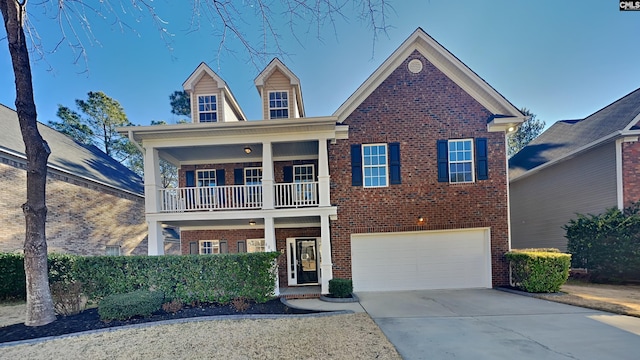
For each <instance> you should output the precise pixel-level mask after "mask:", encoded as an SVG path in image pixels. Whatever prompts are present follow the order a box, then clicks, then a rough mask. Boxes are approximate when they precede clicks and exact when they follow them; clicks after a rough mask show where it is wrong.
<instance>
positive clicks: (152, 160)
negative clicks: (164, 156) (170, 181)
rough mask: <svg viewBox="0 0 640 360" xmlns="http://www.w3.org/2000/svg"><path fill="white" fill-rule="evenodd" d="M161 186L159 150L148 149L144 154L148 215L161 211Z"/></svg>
mask: <svg viewBox="0 0 640 360" xmlns="http://www.w3.org/2000/svg"><path fill="white" fill-rule="evenodd" d="M160 184H162V182H161V181H160V157H159V156H158V150H157V149H155V148H147V149H145V153H144V203H145V211H146V213H147V214H149V213H157V212H159V211H160V201H159V196H160V188H161V187H160Z"/></svg>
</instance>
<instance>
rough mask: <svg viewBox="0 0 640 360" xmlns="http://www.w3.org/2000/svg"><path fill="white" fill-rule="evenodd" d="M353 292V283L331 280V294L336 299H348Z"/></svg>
mask: <svg viewBox="0 0 640 360" xmlns="http://www.w3.org/2000/svg"><path fill="white" fill-rule="evenodd" d="M352 292H353V281H351V280H350V279H340V278H335V279H331V280H329V294H331V295H332V296H333V297H336V298H347V297H350V296H351V293H352Z"/></svg>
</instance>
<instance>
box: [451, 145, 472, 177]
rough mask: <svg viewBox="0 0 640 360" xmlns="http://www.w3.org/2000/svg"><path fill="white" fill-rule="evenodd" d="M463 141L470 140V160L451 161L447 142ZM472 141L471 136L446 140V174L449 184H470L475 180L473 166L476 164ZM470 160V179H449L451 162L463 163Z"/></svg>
mask: <svg viewBox="0 0 640 360" xmlns="http://www.w3.org/2000/svg"><path fill="white" fill-rule="evenodd" d="M463 141H470V142H471V150H470V151H471V160H465V161H453V162H452V161H451V159H450V153H449V144H451V143H452V142H463ZM474 146H475V144H474V141H473V139H472V138H466V139H449V140H447V174H448V176H449V184H472V183H475V182H476V168H475V164H476V159H475V157H476V154H475V151H474ZM468 162H471V181H451V166H450V165H451V164H464V163H468Z"/></svg>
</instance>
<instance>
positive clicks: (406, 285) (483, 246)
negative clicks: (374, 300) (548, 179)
mask: <svg viewBox="0 0 640 360" xmlns="http://www.w3.org/2000/svg"><path fill="white" fill-rule="evenodd" d="M490 248H491V247H490V239H489V230H488V229H472V230H452V231H419V232H402V233H379V234H353V235H351V260H352V276H353V288H354V291H393V290H420V289H462V288H478V287H485V288H490V287H491V256H490Z"/></svg>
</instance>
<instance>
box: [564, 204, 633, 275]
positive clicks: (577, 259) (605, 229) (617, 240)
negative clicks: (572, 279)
mask: <svg viewBox="0 0 640 360" xmlns="http://www.w3.org/2000/svg"><path fill="white" fill-rule="evenodd" d="M563 228H564V229H565V231H566V236H565V237H566V238H567V240H568V242H567V250H568V252H569V253H571V255H572V259H571V263H572V266H573V267H574V268H584V269H587V270H588V271H589V274H590V275H591V278H592V279H596V280H604V281H627V280H636V281H637V280H640V203H635V204H633V205H632V206H630V207H628V208H626V209H625V210H624V211H620V210H619V209H617V208H611V209H608V210H607V211H605V212H604V213H602V214H599V215H582V214H578V215H577V218H576V219H572V220H571V221H569V223H568V224H567V225H565V226H564V227H563Z"/></svg>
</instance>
